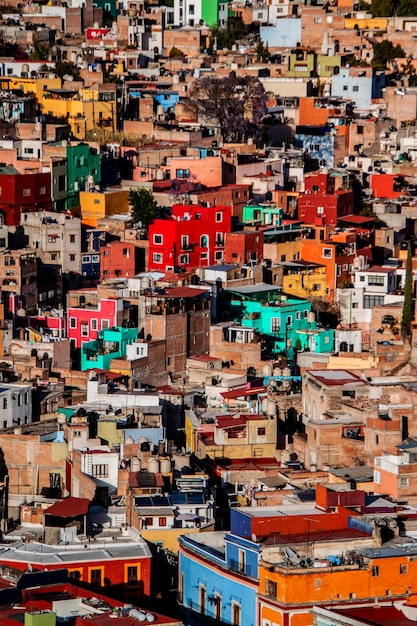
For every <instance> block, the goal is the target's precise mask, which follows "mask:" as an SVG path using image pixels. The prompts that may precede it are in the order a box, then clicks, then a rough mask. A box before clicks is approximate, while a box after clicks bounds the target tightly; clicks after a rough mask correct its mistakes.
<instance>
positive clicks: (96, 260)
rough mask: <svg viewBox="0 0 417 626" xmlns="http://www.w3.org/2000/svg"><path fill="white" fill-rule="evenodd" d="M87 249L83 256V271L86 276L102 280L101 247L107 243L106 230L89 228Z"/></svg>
mask: <svg viewBox="0 0 417 626" xmlns="http://www.w3.org/2000/svg"><path fill="white" fill-rule="evenodd" d="M86 238H87V250H88V252H85V253H83V254H82V256H81V273H82V275H83V277H84V278H89V279H91V280H100V248H101V246H103V245H104V244H105V243H106V231H104V230H103V229H100V228H91V229H88V230H87V233H86Z"/></svg>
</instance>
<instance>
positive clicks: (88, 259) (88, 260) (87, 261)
mask: <svg viewBox="0 0 417 626" xmlns="http://www.w3.org/2000/svg"><path fill="white" fill-rule="evenodd" d="M82 262H83V263H90V262H91V256H90V255H89V254H88V255H85V256H83V258H82Z"/></svg>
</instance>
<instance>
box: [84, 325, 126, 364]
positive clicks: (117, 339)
mask: <svg viewBox="0 0 417 626" xmlns="http://www.w3.org/2000/svg"><path fill="white" fill-rule="evenodd" d="M137 337H138V330H137V328H121V327H120V326H117V327H115V328H107V329H105V330H99V332H98V337H97V339H94V340H93V341H88V342H86V343H84V344H83V346H82V348H81V371H83V372H84V371H85V370H89V369H92V368H99V369H102V370H108V369H109V367H110V362H111V360H112V359H117V358H119V357H123V356H124V355H125V354H126V346H127V345H128V344H131V343H133V342H134V341H135V340H136V339H137Z"/></svg>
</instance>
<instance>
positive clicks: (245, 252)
mask: <svg viewBox="0 0 417 626" xmlns="http://www.w3.org/2000/svg"><path fill="white" fill-rule="evenodd" d="M263 246H264V235H263V233H262V232H261V231H257V232H252V231H244V230H243V231H238V232H235V233H226V237H225V249H224V262H225V263H232V264H236V263H238V264H240V263H247V264H250V263H253V265H258V264H259V263H261V261H262V254H263Z"/></svg>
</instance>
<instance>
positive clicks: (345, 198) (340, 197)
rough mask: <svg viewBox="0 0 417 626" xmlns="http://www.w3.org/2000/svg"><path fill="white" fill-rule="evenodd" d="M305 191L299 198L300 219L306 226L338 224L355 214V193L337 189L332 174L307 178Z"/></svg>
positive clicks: (319, 174)
mask: <svg viewBox="0 0 417 626" xmlns="http://www.w3.org/2000/svg"><path fill="white" fill-rule="evenodd" d="M304 185H305V191H304V193H303V194H301V195H300V196H299V198H298V218H299V219H300V220H302V221H303V222H304V223H305V224H318V225H319V224H336V222H337V220H338V219H339V218H341V217H344V216H346V215H350V214H351V213H353V192H352V191H349V190H344V189H335V179H334V177H332V176H330V174H327V173H326V174H323V173H318V174H311V175H310V176H306V177H305V181H304Z"/></svg>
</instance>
